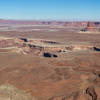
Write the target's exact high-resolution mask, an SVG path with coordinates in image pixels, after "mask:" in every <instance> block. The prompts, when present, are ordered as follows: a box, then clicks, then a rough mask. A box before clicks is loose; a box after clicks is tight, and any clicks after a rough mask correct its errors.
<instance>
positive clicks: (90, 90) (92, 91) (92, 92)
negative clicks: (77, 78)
mask: <svg viewBox="0 0 100 100" xmlns="http://www.w3.org/2000/svg"><path fill="white" fill-rule="evenodd" d="M86 93H87V94H88V95H89V96H91V97H92V100H97V94H96V92H95V89H94V87H92V86H91V87H88V88H87V89H86Z"/></svg>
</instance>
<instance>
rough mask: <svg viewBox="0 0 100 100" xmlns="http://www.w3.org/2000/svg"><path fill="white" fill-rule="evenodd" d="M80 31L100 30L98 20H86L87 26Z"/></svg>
mask: <svg viewBox="0 0 100 100" xmlns="http://www.w3.org/2000/svg"><path fill="white" fill-rule="evenodd" d="M81 31H82V32H100V22H88V23H87V27H86V28H84V29H82V30H81Z"/></svg>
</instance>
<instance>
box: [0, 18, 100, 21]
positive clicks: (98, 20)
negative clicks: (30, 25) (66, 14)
mask: <svg viewBox="0 0 100 100" xmlns="http://www.w3.org/2000/svg"><path fill="white" fill-rule="evenodd" d="M0 20H7V21H57V22H100V20H63V19H61V20H56V19H54V20H52V19H51V20H50V19H4V18H0Z"/></svg>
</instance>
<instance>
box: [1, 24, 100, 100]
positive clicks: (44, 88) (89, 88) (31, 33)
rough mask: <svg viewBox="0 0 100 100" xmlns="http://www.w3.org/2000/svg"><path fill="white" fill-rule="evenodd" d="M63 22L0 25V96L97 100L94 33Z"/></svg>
mask: <svg viewBox="0 0 100 100" xmlns="http://www.w3.org/2000/svg"><path fill="white" fill-rule="evenodd" d="M82 28H83V27H67V26H63V25H12V24H11V25H8V24H7V25H0V100H100V33H99V32H98V33H96V32H92V33H88V32H87V33H86V32H83V33H81V32H80V30H81V29H82Z"/></svg>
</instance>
